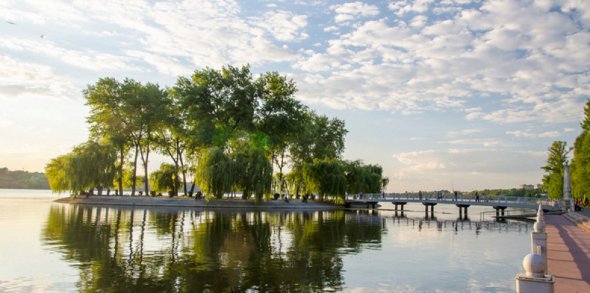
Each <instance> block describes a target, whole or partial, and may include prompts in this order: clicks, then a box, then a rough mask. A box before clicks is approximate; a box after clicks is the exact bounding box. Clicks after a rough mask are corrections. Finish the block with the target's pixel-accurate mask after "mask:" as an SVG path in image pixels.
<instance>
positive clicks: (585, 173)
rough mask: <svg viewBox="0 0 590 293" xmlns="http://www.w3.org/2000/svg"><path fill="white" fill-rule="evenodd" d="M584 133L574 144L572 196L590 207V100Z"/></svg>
mask: <svg viewBox="0 0 590 293" xmlns="http://www.w3.org/2000/svg"><path fill="white" fill-rule="evenodd" d="M581 126H582V133H581V134H580V135H579V136H578V137H577V138H576V141H575V143H574V158H573V160H572V165H571V171H572V195H573V197H574V199H575V200H576V201H577V202H578V203H580V204H582V205H590V100H587V101H586V107H585V108H584V120H583V121H582V123H581Z"/></svg>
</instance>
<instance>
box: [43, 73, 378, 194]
mask: <svg viewBox="0 0 590 293" xmlns="http://www.w3.org/2000/svg"><path fill="white" fill-rule="evenodd" d="M296 92H297V87H296V85H295V83H294V82H293V81H292V80H291V79H288V78H287V77H285V76H281V75H280V74H278V73H276V72H268V73H263V74H261V75H260V76H259V77H257V78H254V77H253V76H252V73H251V70H250V67H249V66H241V67H234V66H224V67H222V68H221V69H220V70H215V69H211V68H205V69H201V70H196V71H194V72H193V73H192V74H191V76H189V77H179V78H178V79H177V80H176V83H175V85H174V86H173V87H171V88H168V89H166V90H164V89H161V88H160V87H159V86H158V85H157V84H154V83H145V84H142V83H140V82H138V81H135V80H133V79H124V80H122V81H118V80H116V79H114V78H101V79H99V80H98V81H97V82H96V84H93V85H89V86H88V87H87V88H86V90H84V97H85V98H86V103H87V105H88V106H89V108H90V116H89V117H88V123H89V124H90V136H91V138H92V141H97V142H100V144H101V145H104V146H108V147H109V152H108V153H109V157H108V160H107V158H91V157H90V156H89V155H88V154H91V153H93V154H99V153H100V152H99V151H98V149H94V150H88V151H85V150H86V149H87V148H91V147H92V146H90V145H87V146H85V147H84V148H82V149H75V150H74V151H72V153H70V154H68V155H66V156H62V157H58V158H56V159H54V161H52V162H51V163H50V164H49V165H48V166H47V169H48V170H49V171H51V174H52V175H51V176H52V178H50V179H49V181H50V183H52V186H53V187H52V188H53V189H54V190H62V191H66V190H70V191H72V192H73V193H77V192H80V191H82V190H84V189H90V188H95V187H97V188H100V187H102V186H110V185H111V184H112V183H113V181H114V178H113V176H116V181H117V182H116V183H117V185H118V189H120V190H122V189H123V188H124V187H130V188H131V190H132V194H134V193H135V189H136V184H138V181H139V180H138V176H137V173H138V172H137V168H138V162H139V161H140V160H141V162H142V165H143V171H144V172H143V173H144V174H147V173H148V163H149V158H150V153H151V152H152V151H157V152H159V153H162V154H164V155H167V156H168V157H169V158H170V160H171V161H172V163H173V165H162V166H161V168H160V170H158V171H156V172H155V173H154V174H152V176H149V175H146V176H149V177H148V178H150V180H143V181H144V182H143V183H144V184H145V185H144V186H145V191H146V192H149V185H150V181H151V182H152V185H154V188H155V190H158V191H164V190H172V191H173V193H174V194H177V193H178V189H179V184H180V182H179V180H181V176H182V182H183V183H184V184H183V186H184V188H185V190H184V191H185V193H187V190H186V178H187V175H188V177H189V178H190V175H191V174H190V173H192V175H193V177H194V180H195V182H196V183H197V184H198V185H200V187H201V189H202V190H203V191H204V192H206V193H207V194H208V195H209V196H214V197H217V198H220V197H222V196H223V194H224V193H227V192H232V191H234V190H235V189H239V190H241V191H242V193H243V195H244V197H245V198H249V197H250V196H251V195H252V194H254V195H256V198H257V199H259V200H260V199H261V198H262V197H263V196H264V195H265V194H268V193H270V189H271V186H273V184H272V183H273V171H278V172H276V173H277V176H276V177H275V178H276V181H277V182H280V184H276V185H275V186H277V189H278V190H280V191H283V190H284V188H285V184H287V185H288V187H289V188H290V189H291V190H292V191H293V192H294V193H297V194H299V193H300V192H305V193H311V192H319V193H321V195H320V197H322V198H323V197H325V196H340V197H341V196H342V195H344V193H345V192H346V188H347V186H348V190H349V192H350V191H358V192H361V191H362V192H379V191H380V190H382V189H383V188H384V186H385V185H387V179H386V178H382V169H381V167H380V166H376V165H363V164H361V163H360V162H358V163H350V165H349V164H348V163H345V162H342V161H340V159H341V155H342V152H343V151H344V141H345V136H346V133H347V130H346V129H345V123H344V121H343V120H340V119H338V118H328V117H327V116H324V115H318V114H316V113H314V112H313V111H311V110H310V109H309V108H308V107H306V106H305V105H303V104H302V103H301V102H299V101H298V100H296V99H295V97H294V95H295V93H296ZM89 158H90V159H89ZM94 159H97V160H98V159H100V160H103V161H105V162H107V163H108V164H109V165H108V166H106V165H105V166H103V165H101V166H100V170H99V171H97V172H98V173H96V172H94V171H90V170H88V169H84V168H83V166H88V165H89V164H93V162H91V161H92V160H94ZM101 164H102V163H101ZM125 166H127V167H126V168H125ZM275 167H276V168H278V169H277V170H273V168H275ZM286 167H290V170H291V172H290V173H289V174H287V175H286V176H285V175H284V173H283V170H284V168H286ZM60 168H62V169H63V170H60ZM306 169H307V171H306ZM78 170H80V172H78ZM324 171H325V172H328V173H325V174H324V173H323V172H324ZM70 177H71V178H70ZM171 178H173V179H171ZM109 179H110V180H111V181H110V182H109V183H108V184H107V183H106V182H107V181H108V180H109ZM347 182H349V183H350V184H347Z"/></svg>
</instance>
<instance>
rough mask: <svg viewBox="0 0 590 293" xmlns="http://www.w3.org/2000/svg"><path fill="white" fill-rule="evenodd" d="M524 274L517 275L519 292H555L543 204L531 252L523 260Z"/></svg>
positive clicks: (532, 234) (532, 238)
mask: <svg viewBox="0 0 590 293" xmlns="http://www.w3.org/2000/svg"><path fill="white" fill-rule="evenodd" d="M522 266H523V268H524V271H525V273H524V274H517V275H516V278H515V279H516V292H518V293H529V292H530V293H553V284H554V283H555V278H554V277H553V276H551V275H548V274H547V234H546V233H545V220H544V216H543V206H542V205H539V210H538V212H537V222H536V223H535V230H534V232H532V233H531V253H529V254H527V256H525V257H524V260H523V261H522Z"/></svg>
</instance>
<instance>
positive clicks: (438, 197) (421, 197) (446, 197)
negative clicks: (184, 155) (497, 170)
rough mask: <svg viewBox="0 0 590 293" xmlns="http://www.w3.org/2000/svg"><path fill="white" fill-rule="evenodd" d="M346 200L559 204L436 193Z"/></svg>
mask: <svg viewBox="0 0 590 293" xmlns="http://www.w3.org/2000/svg"><path fill="white" fill-rule="evenodd" d="M346 199H347V200H382V201H391V200H411V201H441V202H446V201H458V202H473V203H477V202H481V203H490V204H492V203H497V204H502V205H506V206H509V205H514V206H525V205H526V206H538V205H539V204H542V205H544V206H552V207H556V206H559V202H556V201H554V200H552V199H550V198H547V197H517V196H493V195H480V196H479V201H478V199H477V198H476V196H475V195H464V194H457V197H456V198H455V195H454V194H449V193H445V194H437V193H432V192H430V193H426V192H425V193H422V194H419V193H367V194H362V193H360V194H348V195H347V196H346Z"/></svg>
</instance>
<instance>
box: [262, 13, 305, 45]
mask: <svg viewBox="0 0 590 293" xmlns="http://www.w3.org/2000/svg"><path fill="white" fill-rule="evenodd" d="M259 25H260V26H261V27H263V28H264V29H266V30H268V31H269V32H270V33H271V34H272V35H273V36H274V37H275V38H276V39H277V40H279V41H283V42H291V41H295V40H303V39H306V38H307V37H308V35H307V34H306V33H304V32H302V29H303V28H305V27H306V26H307V16H305V15H295V14H293V13H291V12H288V11H269V12H267V13H265V15H264V16H263V18H262V19H260V20H259Z"/></svg>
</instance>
